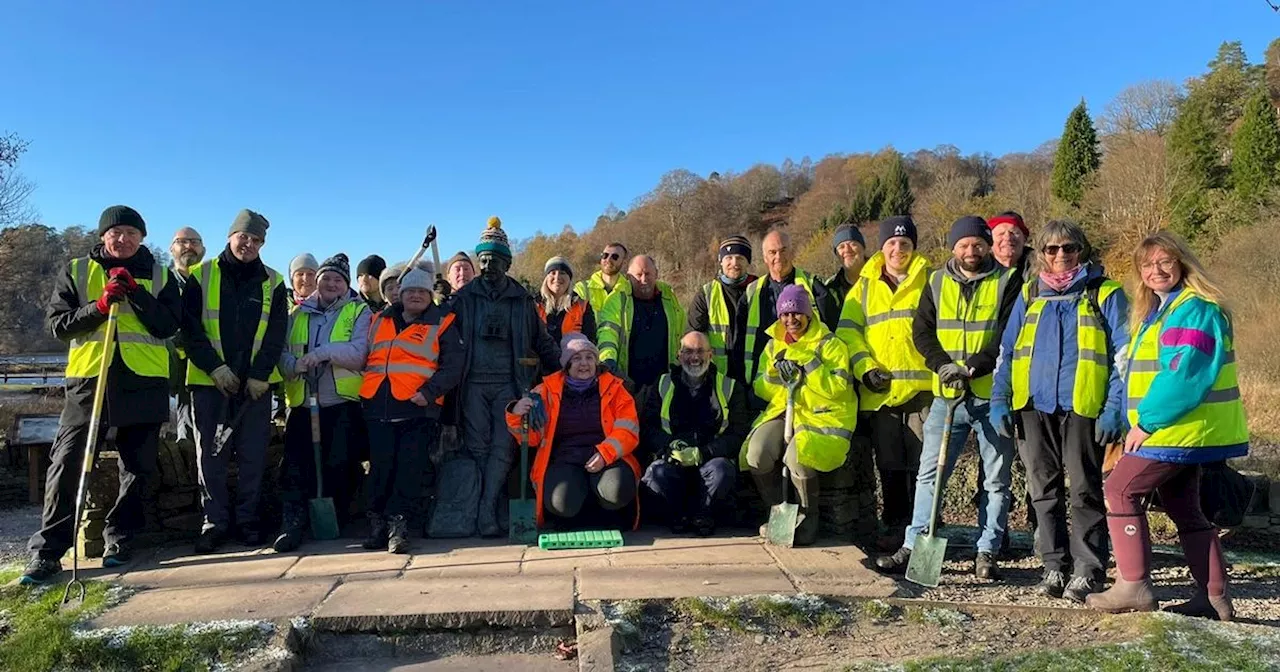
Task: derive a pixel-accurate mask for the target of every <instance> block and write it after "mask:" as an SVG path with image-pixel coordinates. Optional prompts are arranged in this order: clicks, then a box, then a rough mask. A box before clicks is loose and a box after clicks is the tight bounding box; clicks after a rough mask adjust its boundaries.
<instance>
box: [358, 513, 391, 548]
mask: <svg viewBox="0 0 1280 672" xmlns="http://www.w3.org/2000/svg"><path fill="white" fill-rule="evenodd" d="M365 516H366V517H367V518H368V519H369V536H367V537H365V538H364V541H363V542H361V543H360V547H361V548H363V549H365V550H367V551H376V550H378V549H380V548H386V547H387V521H386V519H385V518H383V517H382V514H380V513H374V512H373V511H370V512H368V513H366V514H365Z"/></svg>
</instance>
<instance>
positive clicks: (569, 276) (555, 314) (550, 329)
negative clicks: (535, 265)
mask: <svg viewBox="0 0 1280 672" xmlns="http://www.w3.org/2000/svg"><path fill="white" fill-rule="evenodd" d="M542 273H543V278H542V290H541V292H540V295H539V296H538V297H537V298H538V317H541V318H542V321H543V322H546V323H547V333H549V334H551V338H554V339H555V341H556V342H557V343H559V342H560V339H561V338H562V337H563V336H564V335H565V334H571V333H574V332H577V333H579V334H582V335H583V336H586V337H587V340H589V341H591V342H592V343H595V342H596V316H595V312H594V311H592V310H591V304H590V303H588V302H587V300H586V299H585V298H584V297H581V296H578V294H577V293H576V292H574V291H573V289H572V288H571V285H572V284H573V267H572V266H570V265H569V260H568V259H565V258H564V257H551V258H550V259H548V260H547V263H546V264H545V265H543V267H542Z"/></svg>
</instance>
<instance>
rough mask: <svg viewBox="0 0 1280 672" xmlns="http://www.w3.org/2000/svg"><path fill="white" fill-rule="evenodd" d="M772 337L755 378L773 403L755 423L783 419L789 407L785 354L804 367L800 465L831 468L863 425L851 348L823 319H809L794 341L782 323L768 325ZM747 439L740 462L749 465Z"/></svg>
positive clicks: (760, 393) (799, 395) (798, 415)
mask: <svg viewBox="0 0 1280 672" xmlns="http://www.w3.org/2000/svg"><path fill="white" fill-rule="evenodd" d="M768 334H769V336H771V337H772V340H770V341H769V343H768V345H766V346H765V349H764V354H763V356H762V358H761V361H762V362H764V363H765V365H764V367H763V368H762V369H761V371H760V373H759V374H758V375H757V376H756V380H755V385H754V387H755V392H756V396H757V397H759V398H760V399H762V400H764V401H765V402H767V403H768V407H766V408H765V410H764V412H763V413H761V414H760V415H759V417H757V418H756V421H755V423H753V424H752V426H751V431H752V433H754V432H755V431H756V429H758V428H759V427H760V425H762V424H764V423H765V422H767V421H769V420H773V419H775V418H781V417H783V416H784V414H785V413H786V409H787V388H786V386H785V385H783V383H782V378H781V377H779V375H778V367H777V361H776V358H777V357H778V356H779V355H782V356H783V357H785V358H786V359H789V360H791V361H793V362H796V363H797V364H799V365H800V367H801V368H802V369H804V380H803V381H802V383H801V386H800V389H799V390H797V392H796V404H795V442H796V458H797V460H798V461H799V462H800V464H803V465H805V466H806V467H809V468H812V469H816V470H818V471H831V470H833V469H836V468H837V467H839V466H840V465H842V464H844V460H845V457H846V456H847V455H848V453H849V442H850V441H851V440H852V439H853V430H854V428H856V427H857V424H858V399H857V396H856V394H855V393H854V388H853V376H852V374H850V373H849V370H848V369H847V368H846V367H847V366H848V364H849V349H848V348H846V347H845V345H844V343H843V342H841V341H840V339H838V338H836V337H835V335H834V334H832V333H831V331H830V330H829V329H827V327H826V325H824V324H822V323H821V322H819V321H818V320H810V322H809V330H808V331H806V332H805V333H804V335H803V336H801V337H800V339H799V340H797V341H796V342H795V343H790V344H788V343H787V342H786V340H785V338H784V336H785V334H786V329H784V328H783V326H782V323H781V322H776V323H774V324H773V326H771V327H769V331H768ZM750 442H751V437H750V435H748V437H747V440H746V441H744V442H743V443H742V451H741V454H740V455H739V459H738V463H739V465H740V468H741V469H742V470H744V471H745V470H746V469H747V445H748V444H749V443H750Z"/></svg>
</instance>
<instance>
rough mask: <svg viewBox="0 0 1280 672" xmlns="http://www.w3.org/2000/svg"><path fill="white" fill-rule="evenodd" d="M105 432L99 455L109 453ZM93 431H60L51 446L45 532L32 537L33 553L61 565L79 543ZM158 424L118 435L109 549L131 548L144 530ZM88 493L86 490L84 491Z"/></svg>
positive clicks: (75, 428)
mask: <svg viewBox="0 0 1280 672" xmlns="http://www.w3.org/2000/svg"><path fill="white" fill-rule="evenodd" d="M106 434H107V428H106V427H102V428H101V433H100V434H99V438H98V449H99V450H102V449H103V448H105V446H104V445H103V440H104V439H105V438H106ZM88 438H89V425H88V423H85V424H83V425H61V426H59V427H58V434H57V436H56V437H55V438H54V440H53V455H52V463H51V464H50V465H49V471H48V472H47V473H46V474H45V493H44V512H43V514H42V515H41V518H40V524H41V528H40V531H39V532H36V533H35V534H34V535H32V537H31V542H30V544H29V548H30V549H31V552H32V553H34V554H37V555H39V556H40V557H42V558H47V559H51V560H57V559H58V558H61V557H62V556H63V554H65V553H66V552H67V550H68V549H70V548H71V546H72V545H73V544H74V543H75V521H74V518H75V510H76V489H77V488H78V487H79V485H80V469H81V465H82V464H83V463H84V448H85V441H86V440H87V439H88ZM159 442H160V424H159V423H156V424H146V425H130V426H128V427H119V428H117V429H116V441H115V449H116V451H117V452H119V454H120V459H119V467H120V491H119V493H118V494H117V495H116V503H115V506H113V507H111V510H110V511H108V512H107V521H106V523H107V525H106V529H105V530H104V531H103V534H102V537H103V541H104V542H106V544H107V545H108V546H110V545H111V544H115V543H127V542H128V541H129V540H130V538H131V537H132V536H133V534H134V533H135V532H137V531H138V530H140V529H142V527H143V526H144V525H145V524H146V513H145V508H144V501H143V498H144V497H145V496H146V492H147V479H148V478H151V477H152V476H153V475H154V474H155V472H156V456H157V451H158V449H159ZM86 487H87V485H86Z"/></svg>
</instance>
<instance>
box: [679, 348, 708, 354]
mask: <svg viewBox="0 0 1280 672" xmlns="http://www.w3.org/2000/svg"><path fill="white" fill-rule="evenodd" d="M708 352H711V350H709V349H706V348H680V355H681V356H684V355H705V354H707V353H708Z"/></svg>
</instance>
